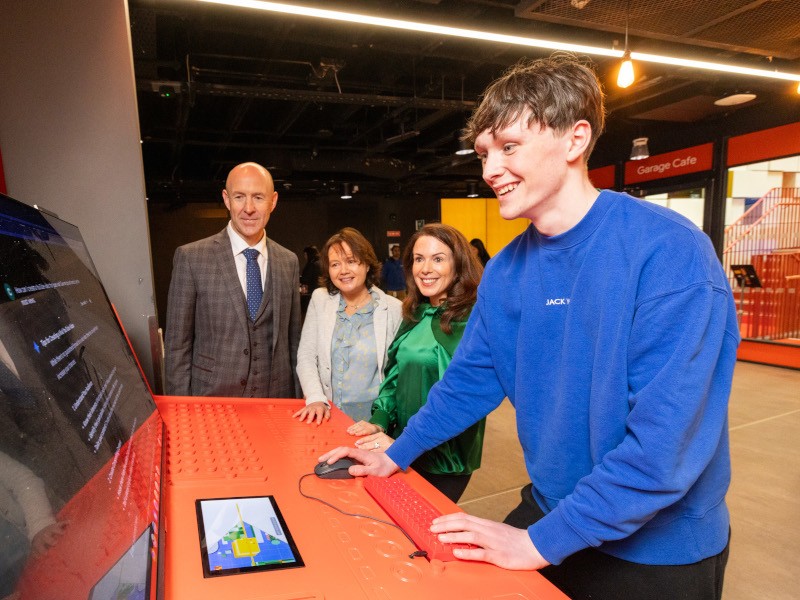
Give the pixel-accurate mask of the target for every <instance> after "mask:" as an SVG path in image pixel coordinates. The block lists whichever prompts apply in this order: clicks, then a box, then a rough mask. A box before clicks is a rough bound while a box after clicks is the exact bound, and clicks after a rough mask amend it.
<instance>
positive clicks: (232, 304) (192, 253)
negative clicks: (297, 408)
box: [164, 229, 302, 398]
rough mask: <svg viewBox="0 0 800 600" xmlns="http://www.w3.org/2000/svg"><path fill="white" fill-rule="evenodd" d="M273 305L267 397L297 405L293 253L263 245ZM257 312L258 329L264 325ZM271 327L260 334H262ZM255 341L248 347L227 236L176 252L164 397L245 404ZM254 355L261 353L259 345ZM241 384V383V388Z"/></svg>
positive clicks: (296, 293)
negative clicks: (237, 400)
mask: <svg viewBox="0 0 800 600" xmlns="http://www.w3.org/2000/svg"><path fill="white" fill-rule="evenodd" d="M267 253H268V257H269V258H268V261H269V262H268V269H269V272H271V275H270V274H268V281H269V280H270V277H271V281H272V285H271V288H270V289H268V290H267V294H271V296H270V300H271V302H272V317H273V318H272V333H273V334H272V354H271V364H272V369H271V373H270V380H269V383H270V387H269V390H270V396H272V397H276V398H277V397H282V398H300V397H302V396H301V392H300V385H299V383H298V381H297V376H296V374H295V367H296V363H297V346H298V344H299V340H300V291H299V281H300V275H299V266H298V261H297V256H296V255H295V254H294V252H291V251H290V250H287V249H286V248H284V247H283V246H280V245H279V244H277V243H275V242H273V241H272V240H270V239H269V238H267ZM267 294H265V298H264V302H262V304H261V308H260V311H259V315H258V316H257V317H256V321H255V324H256V325H259V324H260V323H263V321H264V319H265V318H266V317H265V315H264V308H265V305H266V300H267ZM267 329H269V328H268V327H263V326H262V327H257V329H256V331H257V332H264V333H266V330H267ZM257 342H259V340H258V339H250V328H249V326H248V315H247V302H246V299H245V295H244V292H243V291H242V286H241V283H240V282H239V278H238V275H237V274H236V263H235V262H234V258H233V253H232V252H231V243H230V240H229V239H228V234H227V229H223V230H222V231H221V232H220V233H218V234H216V235H212V236H211V237H208V238H205V239H202V240H199V241H196V242H192V243H191V244H186V245H185V246H181V247H179V248H178V249H177V250H176V251H175V257H174V260H173V268H172V280H171V281H170V286H169V296H168V300H167V325H166V333H165V343H164V350H165V362H166V368H165V370H166V391H167V394H170V395H174V396H242V395H244V393H245V389H246V386H245V384H246V382H247V380H248V378H249V377H250V368H251V358H252V357H253V350H254V346H255V344H256V343H257ZM260 346H261V348H260V349H259V348H258V347H257V346H256V347H255V349H256V350H259V351H263V346H264V344H260ZM243 382H244V383H243Z"/></svg>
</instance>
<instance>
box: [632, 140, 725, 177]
mask: <svg viewBox="0 0 800 600" xmlns="http://www.w3.org/2000/svg"><path fill="white" fill-rule="evenodd" d="M713 149H714V145H713V144H701V145H700V146H693V147H691V148H684V149H682V150H676V151H675V152H667V153H665V154H658V155H656V156H651V157H649V158H646V159H644V160H631V161H628V162H626V163H625V184H626V185H627V184H630V183H639V182H642V181H652V180H654V179H666V178H667V177H677V176H679V175H688V174H689V173H699V172H701V171H710V170H711V165H712V161H713Z"/></svg>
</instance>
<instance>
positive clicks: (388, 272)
mask: <svg viewBox="0 0 800 600" xmlns="http://www.w3.org/2000/svg"><path fill="white" fill-rule="evenodd" d="M390 252H391V253H392V255H391V256H390V257H389V258H387V259H386V260H385V261H383V267H382V268H381V279H382V280H383V289H384V291H385V292H386V293H387V294H389V295H390V296H394V297H395V298H398V299H400V300H402V299H403V298H405V297H406V276H405V273H404V272H403V262H402V261H401V260H400V244H394V245H393V246H392V247H391V250H390Z"/></svg>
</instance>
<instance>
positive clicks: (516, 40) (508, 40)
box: [196, 0, 800, 87]
mask: <svg viewBox="0 0 800 600" xmlns="http://www.w3.org/2000/svg"><path fill="white" fill-rule="evenodd" d="M196 1H197V2H205V3H208V4H221V5H225V6H237V7H240V8H251V9H254V10H262V11H267V12H275V13H282V14H287V15H297V16H304V17H315V18H318V19H327V20H331V21H343V22H346V23H360V24H362V25H375V26H377V27H387V28H390V29H402V30H405V31H417V32H421V33H435V34H438V35H447V36H452V37H460V38H467V39H472V40H482V41H487V42H499V43H501V44H512V45H516V46H528V47H533V48H545V49H548V50H566V51H569V52H576V53H579V54H581V53H582V54H591V55H595V56H608V57H611V58H622V56H623V55H624V52H623V51H621V50H614V49H610V48H600V47H597V46H585V45H583V44H570V43H567V42H557V41H554V40H543V39H538V38H527V37H522V36H516V35H504V34H501V33H492V32H489V31H479V30H475V29H461V28H458V27H445V26H443V25H433V24H431V23H417V22H415V21H402V20H399V19H386V18H383V17H374V16H371V15H362V14H358V13H347V12H342V11H336V10H325V9H322V8H311V7H308V6H296V5H291V4H281V3H279V2H260V1H258V0H196ZM631 58H632V59H633V60H637V61H642V62H652V63H657V64H662V65H672V66H677V67H687V68H690V69H702V70H706V71H720V72H722V73H735V74H739V75H751V76H753V77H766V78H769V79H781V80H783V81H797V82H800V73H785V72H781V71H768V70H766V69H754V68H751V67H742V66H738V65H728V64H724V63H714V62H708V61H704V60H693V59H688V58H678V57H673V56H661V55H658V54H647V53H644V52H631ZM799 87H800V86H799Z"/></svg>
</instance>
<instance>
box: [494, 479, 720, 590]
mask: <svg viewBox="0 0 800 600" xmlns="http://www.w3.org/2000/svg"><path fill="white" fill-rule="evenodd" d="M521 494H522V502H520V505H519V506H518V507H517V508H515V509H514V510H512V511H511V513H509V515H508V516H507V517H506V519H505V523H507V524H508V525H513V526H514V527H519V528H522V529H527V528H528V527H529V526H530V525H531V524H533V523H535V522H536V521H538V520H539V519H541V518H542V517H543V516H544V512H542V509H541V508H539V505H538V504H536V501H535V500H534V499H533V496H532V494H531V484H528V485H526V486H525V487H524V488H522V492H521ZM729 548H730V541H729V542H728V545H727V546H725V549H724V550H723V551H722V552H720V553H719V554H717V555H716V556H711V557H709V558H706V559H704V560H701V561H700V562H696V563H693V564H690V565H641V564H638V563H633V562H629V561H627V560H622V559H620V558H615V557H613V556H609V555H608V554H604V553H603V552H600V551H598V550H595V549H594V548H588V549H586V550H581V551H580V552H576V553H575V554H573V555H572V556H569V557H567V558H566V559H565V560H564V562H562V563H561V564H560V565H550V566H548V567H545V568H544V569H541V570H540V571H539V572H540V573H541V574H542V575H544V576H545V577H546V578H547V579H548V580H550V581H551V582H552V583H553V584H554V585H555V586H556V587H557V588H559V589H560V590H561V591H563V592H564V593H565V594H566V595H567V596H569V597H570V598H572V599H573V600H619V599H623V598H624V599H626V600H678V599H680V600H720V599H721V598H722V580H723V577H724V575H725V565H726V564H727V563H728V551H729Z"/></svg>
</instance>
